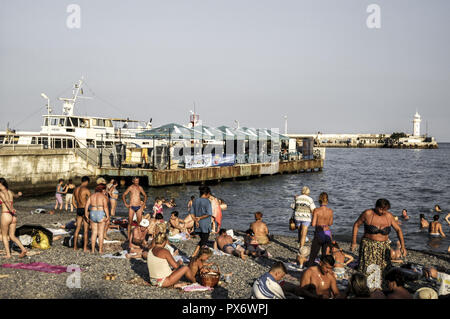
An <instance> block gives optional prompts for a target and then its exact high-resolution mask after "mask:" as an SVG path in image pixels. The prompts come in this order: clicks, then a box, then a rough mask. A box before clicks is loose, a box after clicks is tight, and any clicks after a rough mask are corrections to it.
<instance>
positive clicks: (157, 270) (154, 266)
mask: <svg viewBox="0 0 450 319" xmlns="http://www.w3.org/2000/svg"><path fill="white" fill-rule="evenodd" d="M153 241H154V247H153V248H152V249H150V250H149V252H148V254H147V267H148V273H149V277H150V283H151V284H152V285H154V286H158V287H164V288H165V287H170V286H173V285H175V284H176V283H177V282H178V281H179V280H180V279H181V278H182V277H183V276H185V277H186V278H187V279H188V280H189V281H191V282H192V283H195V282H196V280H195V276H194V274H193V273H192V271H191V269H190V268H189V267H188V266H183V261H182V260H180V261H179V262H178V263H177V262H176V261H175V259H173V256H172V254H171V253H170V251H169V250H168V249H166V248H164V247H165V246H166V245H167V243H168V239H167V235H166V234H165V233H158V234H157V235H156V236H155V238H154V240H153ZM172 269H173V270H172Z"/></svg>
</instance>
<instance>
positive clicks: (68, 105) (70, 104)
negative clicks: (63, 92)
mask: <svg viewBox="0 0 450 319" xmlns="http://www.w3.org/2000/svg"><path fill="white" fill-rule="evenodd" d="M83 80H84V77H83V76H82V77H81V79H80V80H79V81H78V83H75V85H74V86H73V89H72V94H73V97H72V98H65V97H60V98H59V100H60V101H63V114H64V115H68V116H72V115H73V109H74V106H75V102H76V101H77V98H78V97H79V96H78V94H79V93H80V92H81V94H83V89H82V88H81V86H82V85H83ZM79 98H85V99H90V97H84V96H80V97H79Z"/></svg>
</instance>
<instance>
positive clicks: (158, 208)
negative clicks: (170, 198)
mask: <svg viewBox="0 0 450 319" xmlns="http://www.w3.org/2000/svg"><path fill="white" fill-rule="evenodd" d="M158 214H160V215H161V216H162V215H163V200H162V199H161V198H159V197H156V199H155V205H153V215H152V217H153V218H155V217H156V215H158Z"/></svg>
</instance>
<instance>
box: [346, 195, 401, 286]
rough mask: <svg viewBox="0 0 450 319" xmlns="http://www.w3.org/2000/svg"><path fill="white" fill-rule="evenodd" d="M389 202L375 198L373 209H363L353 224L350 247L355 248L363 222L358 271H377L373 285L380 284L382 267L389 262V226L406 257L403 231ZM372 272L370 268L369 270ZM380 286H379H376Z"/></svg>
mask: <svg viewBox="0 0 450 319" xmlns="http://www.w3.org/2000/svg"><path fill="white" fill-rule="evenodd" d="M390 208H391V204H390V203H389V201H388V200H387V199H384V198H380V199H378V200H377V202H376V204H375V208H374V209H367V210H365V211H364V212H363V213H362V214H361V215H360V216H359V217H358V219H357V220H356V222H355V223H354V225H353V234H352V245H351V249H352V251H354V250H355V249H356V238H357V236H358V229H359V227H360V226H361V225H362V224H364V236H363V238H362V239H361V243H360V246H359V266H358V271H360V272H362V273H363V274H364V275H370V274H369V273H368V271H367V269H368V268H369V266H371V268H370V269H372V267H374V268H373V271H376V272H378V273H379V276H378V277H377V278H374V281H373V286H371V287H370V288H375V286H380V285H381V279H382V277H383V272H384V269H385V268H386V267H387V266H388V265H390V264H391V246H390V241H389V233H390V232H391V227H392V228H394V230H395V231H396V232H397V236H398V239H399V240H400V245H401V252H402V254H403V256H405V257H406V248H405V241H404V239H403V232H402V229H401V228H400V226H399V225H398V223H397V222H396V221H395V219H394V216H393V215H392V213H390V212H389V211H388V209H390ZM370 272H372V270H370ZM376 288H381V287H376Z"/></svg>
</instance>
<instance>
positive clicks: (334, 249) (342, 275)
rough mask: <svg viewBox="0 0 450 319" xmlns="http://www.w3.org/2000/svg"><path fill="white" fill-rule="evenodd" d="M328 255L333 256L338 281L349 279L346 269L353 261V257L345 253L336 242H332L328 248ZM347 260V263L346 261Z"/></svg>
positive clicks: (334, 270)
mask: <svg viewBox="0 0 450 319" xmlns="http://www.w3.org/2000/svg"><path fill="white" fill-rule="evenodd" d="M327 250H328V253H329V254H330V255H332V256H333V258H334V260H335V264H334V266H333V272H334V275H335V276H336V279H337V280H343V279H347V275H346V270H345V267H346V266H347V265H348V264H350V263H351V262H352V261H353V259H354V258H353V256H351V255H349V254H346V253H344V251H343V250H342V249H341V248H340V247H339V244H338V243H337V242H336V241H332V242H331V245H330V246H329V247H328V249H327ZM346 259H347V261H346Z"/></svg>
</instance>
